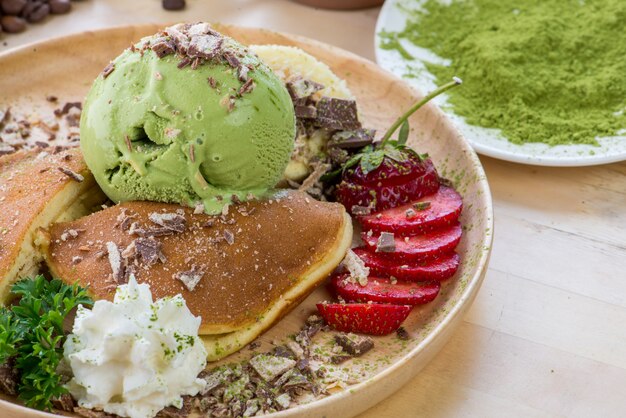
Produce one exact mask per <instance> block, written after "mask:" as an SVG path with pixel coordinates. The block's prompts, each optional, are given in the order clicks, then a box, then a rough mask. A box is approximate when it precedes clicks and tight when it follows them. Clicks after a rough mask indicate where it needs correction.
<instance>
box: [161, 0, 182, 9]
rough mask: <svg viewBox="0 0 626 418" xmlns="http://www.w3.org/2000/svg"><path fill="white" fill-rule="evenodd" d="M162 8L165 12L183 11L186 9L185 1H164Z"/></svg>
mask: <svg viewBox="0 0 626 418" xmlns="http://www.w3.org/2000/svg"><path fill="white" fill-rule="evenodd" d="M161 6H163V8H164V9H165V10H183V9H184V8H185V0H162V1H161Z"/></svg>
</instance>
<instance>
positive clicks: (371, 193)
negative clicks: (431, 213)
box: [336, 159, 439, 214]
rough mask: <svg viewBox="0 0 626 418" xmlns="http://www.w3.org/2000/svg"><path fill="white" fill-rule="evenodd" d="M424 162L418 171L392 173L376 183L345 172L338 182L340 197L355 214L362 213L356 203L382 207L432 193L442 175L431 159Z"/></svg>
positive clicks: (375, 208) (338, 195)
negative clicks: (362, 181)
mask: <svg viewBox="0 0 626 418" xmlns="http://www.w3.org/2000/svg"><path fill="white" fill-rule="evenodd" d="M421 165H422V167H420V168H419V170H416V175H404V176H397V177H391V178H389V179H381V180H380V181H378V182H374V183H366V184H360V183H357V182H356V181H352V179H351V177H350V176H348V175H344V180H343V181H342V182H341V183H339V185H338V186H337V191H336V196H337V200H338V201H339V202H340V203H341V204H342V205H344V206H345V207H346V209H347V210H348V212H350V213H353V214H355V213H358V211H357V210H356V208H355V206H357V207H361V208H371V210H373V211H380V210H384V209H389V208H394V207H397V206H400V205H403V204H406V203H408V202H411V201H414V200H415V199H419V198H421V197H422V196H426V195H431V194H433V193H435V192H436V191H437V189H439V175H438V174H437V170H436V169H435V166H434V165H433V163H432V161H431V160H430V159H425V160H424V161H423V162H421ZM381 167H382V166H381ZM385 173H387V172H386V171H385ZM370 174H371V173H370Z"/></svg>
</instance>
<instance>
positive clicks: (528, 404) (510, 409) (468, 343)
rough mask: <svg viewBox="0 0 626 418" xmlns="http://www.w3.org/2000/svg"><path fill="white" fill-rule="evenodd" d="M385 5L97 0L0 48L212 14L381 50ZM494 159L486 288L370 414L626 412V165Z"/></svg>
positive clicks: (369, 417) (368, 417)
mask: <svg viewBox="0 0 626 418" xmlns="http://www.w3.org/2000/svg"><path fill="white" fill-rule="evenodd" d="M377 15H378V10H377V9H369V10H365V11H357V12H331V11H322V10H315V9H310V8H308V7H304V6H300V5H297V4H295V3H292V2H290V1H286V0H274V1H252V0H247V1H246V0H232V1H206V0H188V7H187V10H186V11H183V12H165V11H163V10H162V9H161V7H160V1H158V0H85V1H82V2H76V3H74V11H73V12H72V13H70V14H69V15H66V16H57V17H54V18H51V19H49V20H48V21H47V22H46V23H44V24H40V25H34V26H30V27H29V30H28V31H26V32H25V33H23V34H20V35H13V36H8V37H4V38H3V39H1V40H0V51H3V50H6V49H7V48H11V47H15V46H19V45H23V44H25V43H28V42H32V41H38V40H42V39H46V38H49V37H53V36H60V35H64V34H69V33H74V32H79V31H82V30H86V29H95V28H101V27H107V26H115V25H124V24H130V23H140V22H163V23H165V22H175V21H179V20H189V21H195V20H208V21H220V22H225V23H235V24H240V25H244V26H259V27H267V28H271V29H275V30H279V31H285V32H292V33H296V34H301V35H305V36H309V37H312V38H316V39H319V40H321V41H324V42H327V43H330V44H334V45H337V46H339V47H342V48H345V49H347V50H350V51H353V52H355V53H357V54H360V55H362V56H364V57H366V58H368V59H372V60H373V59H374V45H373V39H374V24H375V22H376V17H377ZM3 42H6V45H3ZM0 74H1V69H0ZM0 94H1V92H0ZM481 160H482V162H483V164H484V166H485V170H486V172H487V176H488V178H489V181H490V184H491V188H492V192H493V198H494V205H495V211H496V227H495V242H494V248H493V254H492V257H491V265H490V269H489V272H488V273H487V278H486V280H485V282H484V285H483V287H482V289H481V291H480V293H479V295H478V298H477V300H476V302H475V303H474V305H473V307H472V308H471V310H470V312H469V314H468V315H467V317H466V318H465V321H464V323H463V325H462V326H461V327H460V328H459V329H458V331H457V332H456V333H455V334H454V336H453V337H452V339H451V341H450V342H449V343H448V344H447V345H446V346H445V348H444V349H443V350H442V351H441V352H440V353H439V354H438V355H437V356H436V357H435V359H434V360H433V361H432V362H431V363H430V364H429V365H428V366H427V367H426V368H425V369H424V370H423V371H422V372H421V373H420V374H419V375H418V376H417V377H416V378H414V379H413V380H412V381H411V382H410V383H409V384H407V385H406V386H405V387H404V388H403V389H402V390H400V391H399V392H397V393H396V394H394V395H393V396H391V397H390V398H388V399H387V400H385V401H383V402H382V403H380V404H379V405H377V406H376V407H374V408H372V409H370V410H369V411H368V412H366V413H365V414H363V415H361V416H360V417H361V418H379V417H394V418H396V417H418V416H428V417H465V416H467V417H492V416H493V417H502V416H506V417H511V416H516V417H517V416H521V417H529V416H531V417H540V416H545V417H560V416H563V417H623V416H626V162H624V163H617V164H610V165H604V166H599V167H588V168H543V167H532V166H524V165H519V164H513V163H508V162H503V161H498V160H495V159H491V158H487V157H481ZM329 418H330V417H329Z"/></svg>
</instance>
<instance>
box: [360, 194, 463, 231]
mask: <svg viewBox="0 0 626 418" xmlns="http://www.w3.org/2000/svg"><path fill="white" fill-rule="evenodd" d="M420 204H421V205H420ZM425 205H428V207H426V208H425V209H422V208H421V207H420V206H425ZM462 208H463V200H462V199H461V195H459V194H458V193H457V192H456V191H455V190H454V189H452V188H451V187H445V186H441V187H440V188H439V190H438V191H437V192H436V193H435V194H433V195H432V196H426V197H423V198H421V199H419V200H416V201H414V202H411V203H409V204H407V205H403V206H398V207H396V208H393V209H387V210H385V211H383V212H380V213H377V214H372V215H366V216H360V217H359V221H361V225H362V226H363V230H366V231H368V230H373V231H375V232H383V231H384V232H393V233H397V234H403V235H415V234H423V233H426V232H429V231H433V230H435V229H438V228H441V227H444V226H448V225H451V224H453V223H455V222H456V221H457V220H458V219H459V215H460V214H461V210H462ZM420 209H421V210H420Z"/></svg>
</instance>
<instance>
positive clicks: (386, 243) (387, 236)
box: [376, 232, 396, 253]
mask: <svg viewBox="0 0 626 418" xmlns="http://www.w3.org/2000/svg"><path fill="white" fill-rule="evenodd" d="M395 250H396V241H395V237H394V235H393V234H392V233H391V232H381V233H380V236H379V237H378V241H377V242H376V252H377V253H392V252H394V251H395Z"/></svg>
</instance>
